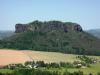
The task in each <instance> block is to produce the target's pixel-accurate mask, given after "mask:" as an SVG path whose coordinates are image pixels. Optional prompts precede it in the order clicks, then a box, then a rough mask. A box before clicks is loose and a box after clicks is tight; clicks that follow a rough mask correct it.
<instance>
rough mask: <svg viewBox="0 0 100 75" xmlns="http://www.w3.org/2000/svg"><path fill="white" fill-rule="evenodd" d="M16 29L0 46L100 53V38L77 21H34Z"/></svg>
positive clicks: (76, 52) (91, 53) (20, 25)
mask: <svg viewBox="0 0 100 75" xmlns="http://www.w3.org/2000/svg"><path fill="white" fill-rule="evenodd" d="M15 29H16V30H15V33H16V34H15V35H13V36H11V37H10V38H8V39H4V40H1V41H0V48H12V49H20V50H26V49H27V50H39V51H49V52H62V53H72V54H87V55H100V39H98V38H96V37H94V36H93V35H91V34H89V33H87V32H84V31H83V29H82V27H81V26H80V25H79V24H77V23H72V22H61V21H47V22H41V21H33V22H31V23H28V24H16V25H15Z"/></svg>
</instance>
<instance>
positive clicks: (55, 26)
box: [15, 21, 82, 33]
mask: <svg viewBox="0 0 100 75" xmlns="http://www.w3.org/2000/svg"><path fill="white" fill-rule="evenodd" d="M15 29H16V30H15V32H16V33H20V32H24V31H27V30H31V31H41V32H48V31H52V30H63V31H64V32H68V31H72V30H74V31H79V32H81V31H82V27H81V26H80V25H79V24H77V23H71V22H67V23H64V22H60V21H48V22H38V21H37V22H35V21H34V22H33V23H31V24H16V26H15Z"/></svg>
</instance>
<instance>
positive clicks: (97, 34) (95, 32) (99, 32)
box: [87, 29, 100, 38]
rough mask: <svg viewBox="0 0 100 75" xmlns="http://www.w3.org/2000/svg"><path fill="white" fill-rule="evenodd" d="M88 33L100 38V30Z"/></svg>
mask: <svg viewBox="0 0 100 75" xmlns="http://www.w3.org/2000/svg"><path fill="white" fill-rule="evenodd" d="M87 32H88V33H90V34H92V35H94V36H96V37H98V38H100V29H92V30H88V31H87Z"/></svg>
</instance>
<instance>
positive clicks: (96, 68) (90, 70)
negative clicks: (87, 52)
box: [68, 63, 100, 75]
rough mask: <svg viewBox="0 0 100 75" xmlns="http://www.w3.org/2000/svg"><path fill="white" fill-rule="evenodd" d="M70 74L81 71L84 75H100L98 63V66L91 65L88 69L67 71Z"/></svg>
mask: <svg viewBox="0 0 100 75" xmlns="http://www.w3.org/2000/svg"><path fill="white" fill-rule="evenodd" d="M68 71H70V72H74V71H83V72H84V73H85V74H86V75H88V74H89V73H92V74H93V75H96V74H97V73H98V72H99V73H100V63H99V64H92V65H91V67H89V68H81V69H76V68H75V69H68Z"/></svg>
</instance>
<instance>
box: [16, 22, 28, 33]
mask: <svg viewBox="0 0 100 75" xmlns="http://www.w3.org/2000/svg"><path fill="white" fill-rule="evenodd" d="M28 28H29V25H28V24H16V25H15V33H20V32H24V31H26V30H28Z"/></svg>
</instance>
